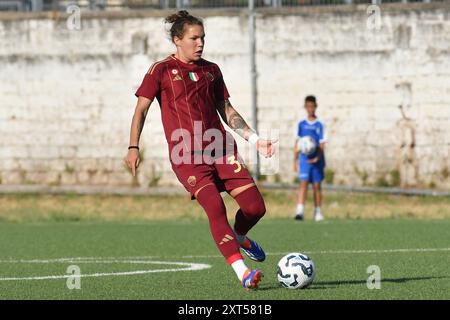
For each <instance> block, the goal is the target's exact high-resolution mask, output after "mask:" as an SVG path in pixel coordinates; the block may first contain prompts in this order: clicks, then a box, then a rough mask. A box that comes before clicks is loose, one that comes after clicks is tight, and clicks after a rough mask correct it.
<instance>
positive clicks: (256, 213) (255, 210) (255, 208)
mask: <svg viewBox="0 0 450 320" xmlns="http://www.w3.org/2000/svg"><path fill="white" fill-rule="evenodd" d="M247 209H248V211H246V212H245V213H246V214H247V215H249V216H252V217H255V218H262V217H263V216H264V215H265V214H266V205H265V204H264V200H263V199H258V200H255V201H253V202H252V203H251V205H250V206H249V208H247Z"/></svg>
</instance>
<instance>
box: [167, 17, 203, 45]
mask: <svg viewBox="0 0 450 320" xmlns="http://www.w3.org/2000/svg"><path fill="white" fill-rule="evenodd" d="M165 23H171V24H172V26H171V27H170V31H169V34H170V39H171V40H172V42H173V38H174V37H178V38H180V39H182V38H183V36H184V27H185V25H186V24H187V25H199V26H202V27H203V21H202V19H199V18H197V17H194V16H193V15H191V14H189V12H187V11H186V10H180V11H178V12H177V13H174V14H171V15H169V16H168V17H167V18H166V19H165Z"/></svg>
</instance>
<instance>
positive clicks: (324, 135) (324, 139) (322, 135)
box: [319, 123, 327, 143]
mask: <svg viewBox="0 0 450 320" xmlns="http://www.w3.org/2000/svg"><path fill="white" fill-rule="evenodd" d="M324 142H327V130H326V128H325V125H324V124H323V123H321V130H320V135H319V143H324Z"/></svg>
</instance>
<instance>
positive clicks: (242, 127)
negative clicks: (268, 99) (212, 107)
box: [217, 100, 253, 139]
mask: <svg viewBox="0 0 450 320" xmlns="http://www.w3.org/2000/svg"><path fill="white" fill-rule="evenodd" d="M217 110H218V111H219V114H220V116H221V117H222V119H223V120H224V121H225V123H226V124H227V125H228V126H229V127H230V128H231V129H233V130H234V131H235V132H236V133H237V134H238V135H240V136H241V137H242V138H244V139H248V136H249V135H250V134H251V133H252V132H253V130H252V129H251V128H250V127H249V126H248V124H247V123H246V122H245V120H244V119H243V118H242V116H241V115H240V114H239V113H238V112H237V111H236V110H234V108H233V106H232V105H231V103H230V101H228V100H225V101H221V102H220V103H219V105H218V107H217Z"/></svg>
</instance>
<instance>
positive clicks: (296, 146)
mask: <svg viewBox="0 0 450 320" xmlns="http://www.w3.org/2000/svg"><path fill="white" fill-rule="evenodd" d="M300 130H301V127H300V124H297V128H296V130H295V141H294V149H293V150H294V172H298V156H299V155H300V150H298V140H299V139H300V135H301V131H300Z"/></svg>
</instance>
